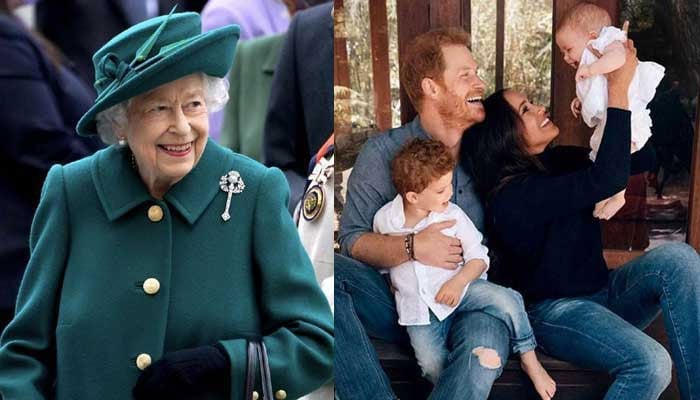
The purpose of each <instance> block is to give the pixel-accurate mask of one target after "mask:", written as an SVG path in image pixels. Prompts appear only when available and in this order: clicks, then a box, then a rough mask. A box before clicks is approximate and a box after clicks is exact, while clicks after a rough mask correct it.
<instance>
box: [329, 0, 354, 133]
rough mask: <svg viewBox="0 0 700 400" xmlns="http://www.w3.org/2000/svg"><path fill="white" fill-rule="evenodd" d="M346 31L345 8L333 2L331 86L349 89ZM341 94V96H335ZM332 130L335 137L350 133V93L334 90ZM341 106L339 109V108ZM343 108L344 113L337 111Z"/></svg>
mask: <svg viewBox="0 0 700 400" xmlns="http://www.w3.org/2000/svg"><path fill="white" fill-rule="evenodd" d="M346 32H347V31H346V30H345V7H344V4H343V0H334V1H333V85H334V86H341V87H345V88H350V66H349V65H348V47H347V36H346V35H347V33H346ZM336 93H343V94H336ZM334 98H335V100H334V102H335V106H334V116H335V118H334V119H333V130H334V132H335V133H336V134H337V135H344V134H348V133H350V132H351V131H352V124H351V122H350V109H349V107H350V91H349V90H344V91H342V92H340V91H339V92H335V90H334ZM339 106H341V107H339ZM341 108H345V112H339V111H338V110H339V109H341Z"/></svg>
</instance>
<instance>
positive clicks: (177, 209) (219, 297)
mask: <svg viewBox="0 0 700 400" xmlns="http://www.w3.org/2000/svg"><path fill="white" fill-rule="evenodd" d="M129 158H130V157H129V152H128V151H126V150H125V149H118V148H115V147H113V146H112V147H109V148H107V149H105V150H103V151H100V152H98V153H96V154H95V155H93V156H91V157H88V158H85V159H83V160H80V161H77V162H75V163H72V164H68V165H66V166H63V167H62V166H54V167H53V168H52V169H51V170H50V172H49V174H48V177H47V179H46V182H45V184H44V188H43V192H42V198H41V203H40V205H39V208H38V210H37V212H36V216H35V219H34V224H33V226H32V233H31V239H30V246H31V251H32V255H31V260H30V261H29V265H28V267H27V271H26V273H25V276H24V279H23V281H22V285H21V288H20V293H19V297H18V301H17V314H16V316H15V318H14V320H13V321H12V322H11V323H10V325H9V326H8V328H7V329H6V331H5V332H4V334H3V336H2V339H0V345H1V347H0V398H4V399H5V400H14V399H33V400H36V399H45V398H56V399H59V400H60V399H81V400H82V399H86V400H87V399H100V400H109V399H115V400H117V399H118V400H124V399H129V398H132V397H131V390H132V388H133V386H134V384H135V383H136V380H137V379H138V377H139V374H140V373H141V371H140V370H139V369H138V368H137V366H136V361H135V360H136V358H137V356H138V355H139V354H143V353H145V354H148V355H150V356H151V358H152V360H153V361H154V362H155V361H156V360H158V359H159V358H160V357H161V356H162V355H163V354H165V353H167V352H170V351H174V350H179V349H185V348H191V347H196V346H200V345H205V344H213V343H216V342H217V341H218V342H220V343H222V344H223V346H224V347H225V348H226V350H227V351H228V355H229V358H230V361H231V394H230V397H228V398H230V399H235V400H240V399H243V398H244V395H243V391H244V377H245V369H246V368H245V367H246V338H249V337H256V336H262V337H263V340H264V342H265V344H266V346H267V350H268V354H269V358H270V367H271V371H272V383H273V390H274V391H275V392H277V391H278V390H284V391H286V393H287V396H288V398H289V399H293V398H297V397H299V396H300V395H302V394H304V393H306V392H309V391H311V390H312V389H314V388H316V387H318V386H320V385H321V384H322V383H324V382H325V381H327V380H328V379H329V378H330V376H331V373H332V360H333V322H332V321H333V320H332V316H331V312H330V309H329V306H328V303H327V302H326V300H325V298H324V297H323V294H322V293H321V290H320V289H319V287H318V285H317V283H316V280H315V278H314V273H313V270H312V266H311V263H310V261H309V258H308V256H307V255H306V253H305V251H304V249H303V247H302V245H301V243H300V241H299V238H298V236H297V233H296V229H295V226H294V223H293V222H292V220H291V218H290V216H289V213H288V211H287V197H288V186H287V183H286V181H285V178H284V176H283V175H282V173H281V172H280V171H279V170H277V169H274V168H270V169H268V168H265V167H263V166H262V165H260V164H258V163H257V162H255V161H252V160H250V159H249V158H247V157H244V156H241V155H238V154H235V153H232V152H231V151H229V150H227V149H224V148H222V147H221V146H219V145H217V144H215V143H214V142H212V141H209V143H208V144H207V146H206V148H205V151H204V154H203V155H202V158H201V159H200V161H199V163H198V164H197V165H196V167H195V168H194V169H193V170H192V171H191V172H190V173H189V174H188V175H187V176H185V177H184V178H183V179H182V180H181V181H180V182H178V183H177V184H176V185H174V186H173V187H172V188H171V190H170V191H169V192H168V193H167V194H166V195H165V197H164V199H163V200H162V201H161V200H156V199H154V198H152V197H151V196H150V195H149V194H148V192H147V190H146V188H145V186H144V185H143V183H142V182H141V180H140V178H139V177H138V173H137V171H135V170H134V169H133V168H132V167H131V166H130V160H129ZM231 170H236V171H238V172H239V173H240V175H241V177H242V178H243V180H244V182H245V190H244V191H243V192H242V193H240V194H235V195H233V197H232V199H231V206H230V214H231V219H230V220H229V221H228V222H224V221H223V219H222V218H221V214H222V213H223V211H224V208H225V205H226V197H227V195H226V193H224V192H223V191H222V190H221V189H220V188H219V178H220V177H221V176H222V175H224V174H226V173H227V172H228V171H231ZM154 205H158V206H160V207H161V208H162V211H163V217H162V219H161V220H160V221H159V222H152V221H151V220H150V219H149V216H148V215H149V212H148V210H149V208H150V207H152V206H154ZM148 278H155V279H157V280H158V281H159V282H160V289H159V290H158V291H157V292H156V293H155V294H147V293H145V291H144V286H143V282H144V281H145V280H146V279H148ZM202 398H217V397H215V396H212V395H210V396H206V395H205V394H203V395H202Z"/></svg>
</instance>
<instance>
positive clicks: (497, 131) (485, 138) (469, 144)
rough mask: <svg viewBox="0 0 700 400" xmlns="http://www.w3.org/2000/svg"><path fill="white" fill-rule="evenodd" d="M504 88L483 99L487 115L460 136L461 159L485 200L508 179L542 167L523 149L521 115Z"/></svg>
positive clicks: (541, 169)
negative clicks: (520, 131)
mask: <svg viewBox="0 0 700 400" xmlns="http://www.w3.org/2000/svg"><path fill="white" fill-rule="evenodd" d="M506 90H508V89H502V90H499V91H497V92H495V93H494V94H492V95H491V96H489V97H487V98H486V100H484V109H485V110H486V118H485V119H484V121H483V122H480V123H478V124H476V125H474V126H472V127H471V128H469V129H468V130H467V131H466V132H465V133H464V137H463V139H462V147H461V154H460V156H461V157H460V163H461V164H462V166H463V167H464V168H465V169H466V170H467V171H470V172H471V174H472V176H473V177H474V179H475V181H476V189H477V192H478V193H479V195H480V196H481V198H482V200H483V201H485V202H488V200H489V198H490V197H491V196H492V195H493V194H494V193H495V192H497V191H498V190H499V189H500V188H501V187H503V185H505V184H506V183H507V182H508V181H509V180H510V179H513V178H515V177H517V176H521V175H525V174H528V173H531V172H538V171H544V167H543V166H542V163H540V162H539V160H537V158H536V157H534V156H532V155H530V154H529V153H528V152H527V151H525V146H524V143H523V140H522V136H521V134H520V133H519V126H520V124H521V123H520V116H519V115H518V114H517V113H516V112H515V110H513V108H512V107H511V106H510V104H509V103H508V102H507V101H506V99H505V97H504V96H503V94H504V92H505V91H506Z"/></svg>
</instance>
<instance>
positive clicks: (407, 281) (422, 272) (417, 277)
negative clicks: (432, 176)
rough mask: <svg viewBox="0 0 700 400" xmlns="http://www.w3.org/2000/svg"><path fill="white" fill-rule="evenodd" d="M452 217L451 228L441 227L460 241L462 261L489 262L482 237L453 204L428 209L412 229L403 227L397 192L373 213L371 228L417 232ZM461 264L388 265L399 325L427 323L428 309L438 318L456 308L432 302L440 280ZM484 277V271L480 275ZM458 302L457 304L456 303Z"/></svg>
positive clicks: (382, 230) (428, 318)
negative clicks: (439, 209) (446, 266)
mask: <svg viewBox="0 0 700 400" xmlns="http://www.w3.org/2000/svg"><path fill="white" fill-rule="evenodd" d="M447 220H456V221H457V223H456V224H455V225H454V226H452V227H451V228H446V229H443V230H442V233H443V234H445V235H447V236H453V237H456V238H458V239H459V240H460V241H461V242H462V249H463V250H464V260H465V261H470V260H473V259H481V260H484V262H485V263H486V265H487V267H488V265H489V256H488V249H487V248H486V246H484V245H482V244H481V241H482V239H483V236H482V235H481V233H480V232H479V230H477V229H476V227H475V226H474V224H473V223H472V221H471V220H470V219H469V217H467V215H466V214H465V213H464V211H462V210H461V209H460V208H459V207H458V206H457V205H455V204H453V203H449V205H448V206H447V210H445V212H442V213H436V212H431V213H430V214H428V216H427V217H425V218H424V219H422V220H421V221H419V222H418V223H417V224H416V226H415V227H413V228H405V227H404V225H405V223H406V218H405V215H404V211H403V199H402V198H401V195H397V196H396V197H395V198H394V200H392V201H391V202H389V203H387V204H385V205H384V206H383V207H382V208H380V209H379V211H377V213H376V214H375V215H374V228H373V229H374V231H375V232H377V233H381V234H384V235H397V236H398V235H406V234H408V233H411V232H420V231H421V230H423V229H425V228H426V227H427V226H428V225H430V224H432V223H435V222H442V221H447ZM462 268H463V267H459V268H457V269H455V270H448V269H444V268H437V267H431V266H427V265H424V264H422V263H420V262H419V261H407V262H405V263H403V264H401V265H399V266H397V267H394V268H391V269H390V270H389V274H390V276H391V283H392V284H393V286H394V288H395V289H396V292H395V293H394V296H395V298H396V309H397V311H398V314H399V325H429V324H430V311H432V312H433V314H435V316H436V317H437V318H438V319H439V320H440V321H442V320H444V319H445V318H447V317H448V316H449V315H450V314H451V313H452V312H453V311H454V310H455V308H457V306H455V307H450V306H447V305H445V304H438V303H436V302H435V296H436V295H437V293H438V291H439V290H440V288H441V287H442V285H443V283H445V282H447V281H448V280H449V279H450V278H452V277H453V276H455V275H456V274H457V273H458V272H459V271H460V270H461V269H462ZM481 279H486V272H484V273H483V274H482V275H481ZM468 288H469V285H467V286H466V287H465V288H464V291H463V292H462V295H461V296H460V297H459V300H460V301H459V302H461V301H462V298H464V295H465V294H466V293H467V289H468ZM459 302H458V304H459Z"/></svg>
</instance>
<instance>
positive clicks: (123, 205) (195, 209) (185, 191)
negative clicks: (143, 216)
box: [92, 140, 230, 224]
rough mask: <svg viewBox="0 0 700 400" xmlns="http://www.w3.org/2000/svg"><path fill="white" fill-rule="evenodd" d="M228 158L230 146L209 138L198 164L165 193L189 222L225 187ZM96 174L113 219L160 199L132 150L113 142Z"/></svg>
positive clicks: (101, 156)
mask: <svg viewBox="0 0 700 400" xmlns="http://www.w3.org/2000/svg"><path fill="white" fill-rule="evenodd" d="M226 158H227V157H226V150H225V149H223V148H222V147H221V146H219V145H217V144H216V143H214V142H213V141H212V140H209V141H208V142H207V145H206V147H205V148H204V154H202V157H201V158H200V159H199V162H198V163H197V165H196V166H195V167H194V168H193V169H192V171H190V173H189V174H187V175H186V176H185V177H184V178H182V180H181V181H180V182H178V183H176V184H175V185H174V186H173V187H172V188H170V190H169V191H168V192H167V193H166V194H165V196H164V201H165V202H167V203H168V204H169V205H172V206H173V207H174V208H175V209H176V210H177V211H178V212H179V213H180V214H181V215H182V216H183V217H184V218H185V220H187V222H188V223H189V224H194V223H195V222H197V219H198V218H199V217H200V216H201V215H202V213H203V212H204V210H205V209H206V208H207V206H208V205H209V203H210V202H211V201H212V200H213V199H214V197H215V196H216V194H217V193H218V192H220V191H221V189H220V188H219V178H220V177H221V176H222V175H224V174H226V173H227V172H228V170H229V169H230V168H227V167H229V165H227V164H226ZM92 176H93V179H94V181H95V187H96V190H97V195H98V197H99V199H100V203H102V207H103V208H104V210H105V213H106V214H107V218H109V220H110V221H114V220H116V219H118V218H120V217H122V216H123V215H124V214H126V213H127V212H129V211H131V210H132V209H134V208H136V207H137V206H139V205H141V204H143V203H145V202H157V201H158V200H156V199H155V198H153V197H152V196H151V195H150V194H149V193H148V190H147V189H146V185H144V183H143V182H142V181H141V177H140V176H139V174H138V172H137V171H136V170H135V169H134V168H132V167H131V153H130V152H129V150H128V149H126V148H117V147H115V146H110V147H109V148H107V149H105V150H103V151H100V152H99V153H97V154H96V157H95V161H94V163H93V166H92ZM222 193H223V192H222Z"/></svg>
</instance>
